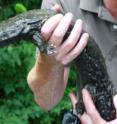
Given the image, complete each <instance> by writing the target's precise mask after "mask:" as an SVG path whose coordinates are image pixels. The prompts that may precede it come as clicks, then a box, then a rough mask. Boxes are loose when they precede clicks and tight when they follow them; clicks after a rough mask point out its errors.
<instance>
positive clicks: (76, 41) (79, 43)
mask: <svg viewBox="0 0 117 124" xmlns="http://www.w3.org/2000/svg"><path fill="white" fill-rule="evenodd" d="M53 9H54V10H56V11H57V12H58V11H60V6H59V5H55V6H54V7H53ZM72 20H73V15H72V14H71V13H67V14H66V15H65V16H63V15H62V14H57V15H55V16H53V17H51V18H50V19H48V20H47V21H46V22H45V24H44V25H43V27H42V30H41V34H42V36H43V37H44V39H45V40H46V41H47V42H48V43H50V44H53V45H55V46H56V51H57V52H56V54H55V59H56V60H57V61H59V62H60V63H61V64H63V65H68V64H69V63H70V62H71V61H73V59H75V58H76V57H77V56H78V55H80V53H81V52H82V51H83V49H84V48H85V46H86V45H87V41H88V34H87V33H83V34H82V29H83V22H82V20H80V19H78V20H77V21H76V23H75V25H74V27H73V30H72V32H71V34H70V36H69V37H68V38H67V39H66V41H65V42H64V41H63V38H64V35H65V34H66V32H67V30H68V28H69V26H70V24H71V22H72ZM81 34H82V35H81Z"/></svg>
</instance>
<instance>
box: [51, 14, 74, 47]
mask: <svg viewBox="0 0 117 124" xmlns="http://www.w3.org/2000/svg"><path fill="white" fill-rule="evenodd" d="M72 19H73V15H72V14H71V13H67V14H66V15H65V16H64V18H63V19H62V20H61V22H60V23H59V25H58V26H57V27H56V29H55V31H54V32H53V34H52V36H51V38H50V40H49V41H50V43H52V44H54V45H56V46H59V45H60V44H61V42H62V40H63V37H64V35H65V33H66V32H67V30H68V28H69V25H70V24H71V21H72Z"/></svg>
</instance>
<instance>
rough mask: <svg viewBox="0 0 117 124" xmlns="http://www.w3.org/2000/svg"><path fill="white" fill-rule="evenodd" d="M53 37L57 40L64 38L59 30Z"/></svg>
mask: <svg viewBox="0 0 117 124" xmlns="http://www.w3.org/2000/svg"><path fill="white" fill-rule="evenodd" d="M52 37H53V39H55V40H57V41H59V40H61V39H62V35H61V34H60V33H58V32H54V33H53V36H52Z"/></svg>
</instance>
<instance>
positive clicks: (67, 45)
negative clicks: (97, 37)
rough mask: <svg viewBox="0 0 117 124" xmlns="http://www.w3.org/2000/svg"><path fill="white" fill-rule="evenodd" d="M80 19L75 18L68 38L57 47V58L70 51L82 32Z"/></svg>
mask: <svg viewBox="0 0 117 124" xmlns="http://www.w3.org/2000/svg"><path fill="white" fill-rule="evenodd" d="M82 27H83V23H82V20H77V21H76V23H75V25H74V28H73V30H72V31H71V34H70V36H69V37H68V39H67V40H66V41H65V42H64V43H63V44H62V45H61V46H60V48H58V56H57V58H58V59H61V58H62V57H63V56H65V54H67V53H68V52H69V51H71V50H72V49H73V48H74V46H75V45H76V43H77V42H78V40H79V37H80V35H81V33H82Z"/></svg>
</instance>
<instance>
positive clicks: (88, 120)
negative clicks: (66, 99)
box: [70, 89, 117, 124]
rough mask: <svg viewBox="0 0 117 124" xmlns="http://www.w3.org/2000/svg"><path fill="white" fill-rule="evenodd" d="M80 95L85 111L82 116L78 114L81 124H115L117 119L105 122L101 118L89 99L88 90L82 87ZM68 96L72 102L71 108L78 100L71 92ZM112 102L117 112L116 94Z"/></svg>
mask: <svg viewBox="0 0 117 124" xmlns="http://www.w3.org/2000/svg"><path fill="white" fill-rule="evenodd" d="M82 95H83V102H84V105H85V108H86V113H84V114H83V115H82V116H80V115H78V117H79V119H80V120H81V123H82V124H117V119H115V120H113V121H110V122H107V121H105V120H104V119H102V118H101V116H100V114H99V113H98V111H97V110H96V107H95V105H94V103H93V100H92V99H91V96H90V94H89V92H88V91H87V90H86V89H83V92H82ZM70 98H71V101H72V104H73V108H75V104H76V103H77V101H78V100H77V98H76V96H75V95H74V94H73V93H71V94H70ZM113 102H114V106H115V109H116V112H117V95H115V96H114V98H113Z"/></svg>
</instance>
